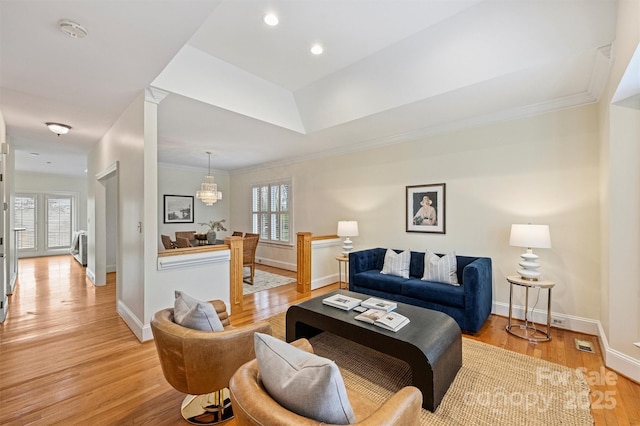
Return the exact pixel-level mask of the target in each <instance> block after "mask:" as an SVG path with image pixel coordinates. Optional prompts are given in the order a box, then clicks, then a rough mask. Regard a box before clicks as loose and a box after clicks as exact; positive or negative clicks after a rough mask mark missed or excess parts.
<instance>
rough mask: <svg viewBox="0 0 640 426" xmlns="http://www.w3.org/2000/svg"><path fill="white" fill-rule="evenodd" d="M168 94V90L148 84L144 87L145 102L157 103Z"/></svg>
mask: <svg viewBox="0 0 640 426" xmlns="http://www.w3.org/2000/svg"><path fill="white" fill-rule="evenodd" d="M168 94H169V92H167V91H164V90H162V89H158V88H157V87H153V86H149V87H147V88H146V89H144V100H145V101H147V102H153V103H154V104H159V103H160V102H162V101H163V100H164V98H166V97H167V95H168Z"/></svg>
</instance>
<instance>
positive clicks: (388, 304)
mask: <svg viewBox="0 0 640 426" xmlns="http://www.w3.org/2000/svg"><path fill="white" fill-rule="evenodd" d="M362 306H364V307H365V308H369V309H380V310H383V311H385V312H391V311H393V310H394V309H396V308H397V307H398V305H397V303H396V302H392V301H390V300H384V299H378V298H376V297H370V298H368V299H367V300H365V301H364V302H362Z"/></svg>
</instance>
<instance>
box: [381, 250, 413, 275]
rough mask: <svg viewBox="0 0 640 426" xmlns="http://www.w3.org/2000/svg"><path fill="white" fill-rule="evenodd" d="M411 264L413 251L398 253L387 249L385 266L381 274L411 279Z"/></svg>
mask: <svg viewBox="0 0 640 426" xmlns="http://www.w3.org/2000/svg"><path fill="white" fill-rule="evenodd" d="M410 263H411V251H410V250H405V251H403V252H401V253H396V252H395V251H393V250H391V249H387V252H386V253H385V255H384V265H383V266H382V271H380V273H381V274H385V275H397V276H399V277H402V278H409V264H410Z"/></svg>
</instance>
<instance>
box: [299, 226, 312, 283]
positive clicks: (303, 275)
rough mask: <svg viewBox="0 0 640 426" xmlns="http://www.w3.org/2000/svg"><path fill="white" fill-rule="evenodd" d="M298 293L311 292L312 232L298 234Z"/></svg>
mask: <svg viewBox="0 0 640 426" xmlns="http://www.w3.org/2000/svg"><path fill="white" fill-rule="evenodd" d="M297 263H298V284H297V286H296V290H297V291H298V293H310V292H311V232H298V247H297Z"/></svg>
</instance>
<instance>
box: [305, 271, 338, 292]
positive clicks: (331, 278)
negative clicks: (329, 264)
mask: <svg viewBox="0 0 640 426" xmlns="http://www.w3.org/2000/svg"><path fill="white" fill-rule="evenodd" d="M335 282H338V274H331V275H327V276H325V277H320V278H316V279H315V280H312V281H311V290H315V289H317V288H320V287H324V286H328V285H329V284H333V283H335Z"/></svg>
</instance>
